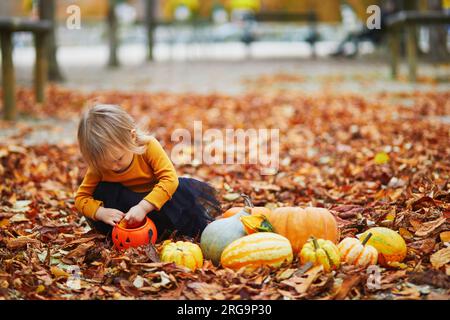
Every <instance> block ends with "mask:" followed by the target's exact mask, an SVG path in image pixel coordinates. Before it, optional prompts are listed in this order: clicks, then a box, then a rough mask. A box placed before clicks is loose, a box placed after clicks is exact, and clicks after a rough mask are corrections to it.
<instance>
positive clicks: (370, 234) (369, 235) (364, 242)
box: [362, 232, 372, 246]
mask: <svg viewBox="0 0 450 320" xmlns="http://www.w3.org/2000/svg"><path fill="white" fill-rule="evenodd" d="M371 237H372V233H371V232H369V234H368V235H367V237H366V238H365V239H364V241H363V242H362V245H363V246H364V245H366V243H367V241H369V239H370V238H371Z"/></svg>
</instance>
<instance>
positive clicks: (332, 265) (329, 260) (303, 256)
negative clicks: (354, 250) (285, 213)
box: [300, 238, 341, 272]
mask: <svg viewBox="0 0 450 320" xmlns="http://www.w3.org/2000/svg"><path fill="white" fill-rule="evenodd" d="M300 262H301V263H302V264H305V263H307V262H311V263H312V264H313V265H315V266H318V265H322V266H323V270H324V271H325V272H330V271H331V270H336V269H337V268H339V265H340V262H341V257H340V255H339V249H338V248H337V247H336V245H335V244H334V243H333V242H331V241H330V240H323V239H316V238H311V239H310V240H308V242H307V243H305V245H304V246H303V248H302V251H300Z"/></svg>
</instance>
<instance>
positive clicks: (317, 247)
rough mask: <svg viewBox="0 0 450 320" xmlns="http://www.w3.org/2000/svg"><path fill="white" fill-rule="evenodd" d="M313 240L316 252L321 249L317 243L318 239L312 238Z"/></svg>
mask: <svg viewBox="0 0 450 320" xmlns="http://www.w3.org/2000/svg"><path fill="white" fill-rule="evenodd" d="M311 239H312V242H313V245H314V249H315V250H318V249H320V247H319V243H318V242H317V239H316V238H314V237H311Z"/></svg>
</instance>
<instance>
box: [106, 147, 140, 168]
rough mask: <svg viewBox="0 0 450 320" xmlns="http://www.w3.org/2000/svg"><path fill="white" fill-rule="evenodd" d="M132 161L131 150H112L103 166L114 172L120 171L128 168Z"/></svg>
mask: <svg viewBox="0 0 450 320" xmlns="http://www.w3.org/2000/svg"><path fill="white" fill-rule="evenodd" d="M132 161H133V152H131V151H127V150H113V151H112V152H111V155H110V156H109V157H108V158H107V159H106V161H105V163H104V164H103V167H104V168H105V169H108V170H112V171H114V172H115V173H121V172H124V171H125V170H127V169H128V167H129V166H130V165H131V162H132Z"/></svg>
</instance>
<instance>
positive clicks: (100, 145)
mask: <svg viewBox="0 0 450 320" xmlns="http://www.w3.org/2000/svg"><path fill="white" fill-rule="evenodd" d="M78 142H79V146H80V150H81V153H82V155H83V157H84V159H85V160H86V161H87V163H88V165H89V168H88V170H87V172H86V175H85V177H84V179H83V182H82V183H81V185H80V187H79V188H78V191H77V193H76V196H75V207H76V208H77V210H78V211H79V212H80V213H82V214H83V215H84V216H85V217H86V219H87V221H88V223H89V224H90V225H91V227H93V228H94V229H96V230H98V231H99V232H101V233H103V234H109V232H110V231H111V230H112V227H113V226H114V225H115V224H116V223H118V222H120V221H121V220H122V219H125V221H126V222H127V224H131V225H132V224H138V223H139V222H142V221H143V220H144V219H145V217H146V216H148V217H149V218H150V219H151V220H152V221H153V222H154V223H155V226H156V228H157V231H158V236H159V237H160V239H163V238H164V237H167V236H168V235H170V234H171V233H172V232H173V231H177V232H179V233H181V234H182V235H186V236H190V237H195V236H197V235H198V234H200V233H201V232H202V231H203V229H204V228H205V227H206V225H207V224H208V222H209V221H212V220H213V219H212V218H211V215H214V216H215V215H216V214H219V213H220V203H219V201H218V200H217V199H216V196H215V194H216V192H215V190H214V188H212V187H211V186H210V185H208V184H207V183H204V182H201V181H198V180H195V179H191V178H181V177H180V178H179V177H178V176H177V173H176V171H175V168H174V166H173V164H172V162H171V161H170V159H169V157H168V156H167V154H166V153H165V151H164V149H163V148H162V146H161V145H160V144H159V142H158V141H157V140H156V139H155V138H154V137H152V136H150V135H147V134H146V133H144V132H142V131H140V130H139V129H138V128H137V127H136V125H135V123H134V121H133V119H132V118H131V116H130V115H129V114H128V113H126V112H125V111H124V110H122V109H121V108H120V107H118V106H115V105H97V106H95V107H93V108H91V109H89V110H88V111H86V112H85V113H84V114H83V116H82V118H81V120H80V123H79V126H78Z"/></svg>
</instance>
